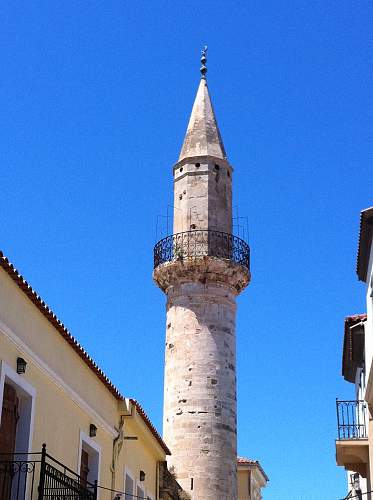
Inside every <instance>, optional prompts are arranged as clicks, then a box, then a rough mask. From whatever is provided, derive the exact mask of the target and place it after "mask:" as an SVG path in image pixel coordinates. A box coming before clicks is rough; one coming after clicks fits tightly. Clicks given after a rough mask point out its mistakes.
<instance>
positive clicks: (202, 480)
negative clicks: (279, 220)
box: [153, 80, 250, 500]
mask: <svg viewBox="0 0 373 500" xmlns="http://www.w3.org/2000/svg"><path fill="white" fill-rule="evenodd" d="M232 173H233V169H232V167H231V165H230V164H229V162H228V160H227V159H226V154H225V150H224V146H223V142H222V139H221V136H220V132H219V129H218V126H217V123H216V119H215V115H214V111H213V108H212V104H211V101H210V97H209V94H208V89H207V84H206V81H205V80H202V81H201V83H200V85H199V88H198V92H197V96H196V100H195V103H194V106H193V111H192V115H191V118H190V121H189V125H188V130H187V133H186V137H185V140H184V144H183V148H182V151H181V153H180V157H179V161H178V162H177V163H176V165H175V166H174V228H173V229H174V230H173V233H174V234H176V233H177V236H174V237H173V238H172V239H171V240H169V239H168V240H167V241H171V247H167V252H168V253H166V255H167V258H169V259H170V260H169V261H168V262H165V263H162V264H160V265H158V266H157V267H156V269H155V270H154V272H153V278H154V280H155V282H156V283H157V285H158V286H159V287H160V288H161V289H162V290H163V291H164V292H165V293H166V294H167V320H166V349H165V388H164V391H165V392H164V420H163V429H164V439H165V441H166V443H167V444H168V446H169V447H170V449H171V453H172V455H171V457H170V459H169V461H168V463H169V465H170V466H172V467H173V468H174V471H175V474H176V477H177V481H178V482H179V484H180V485H181V487H182V488H183V490H184V491H186V492H187V493H188V494H189V495H190V496H191V498H192V499H193V500H237V464H236V458H237V429H236V337H235V314H236V296H237V295H238V294H239V293H240V292H241V291H242V290H243V289H244V288H245V287H246V286H247V285H248V283H249V281H250V271H249V269H247V267H245V266H244V265H240V264H238V263H244V264H245V263H247V265H248V259H247V260H241V259H239V258H236V257H235V254H234V250H232V246H229V245H231V243H230V242H231V241H232V239H231V237H230V236H229V235H230V234H231V232H232ZM184 232H189V233H186V234H185V233H184ZM191 232H194V233H193V235H192V234H191ZM180 233H181V234H180ZM203 233H206V234H208V237H207V238H206V239H203V238H201V239H199V237H198V235H201V234H203ZM216 233H219V236H218V238H217V239H215V240H214V238H215V236H214V234H216ZM219 238H220V240H219ZM227 242H229V243H227ZM227 245H228V246H227ZM159 262H164V260H160V261H159Z"/></svg>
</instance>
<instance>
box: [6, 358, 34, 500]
mask: <svg viewBox="0 0 373 500" xmlns="http://www.w3.org/2000/svg"><path fill="white" fill-rule="evenodd" d="M35 395H36V390H35V388H34V387H33V386H32V385H31V384H30V383H29V382H27V380H25V378H24V376H21V375H19V374H18V373H17V372H16V371H15V370H13V369H12V368H11V367H10V366H9V365H7V364H6V363H4V362H1V363H0V450H1V451H2V452H3V453H4V452H6V453H17V452H18V453H19V452H23V453H24V452H27V451H31V443H32V430H33V422H34V402H35ZM17 457H18V458H19V459H22V457H23V455H17ZM11 460H12V459H11ZM25 478H26V476H25V474H23V473H22V471H18V472H17V471H15V472H14V476H13V480H12V482H11V483H9V482H8V481H6V478H5V477H4V475H3V476H2V477H1V476H0V491H1V495H2V496H1V498H13V497H14V495H15V494H16V492H15V491H14V488H15V487H17V488H19V491H23V488H26V495H25V498H29V492H28V485H27V484H26V485H25Z"/></svg>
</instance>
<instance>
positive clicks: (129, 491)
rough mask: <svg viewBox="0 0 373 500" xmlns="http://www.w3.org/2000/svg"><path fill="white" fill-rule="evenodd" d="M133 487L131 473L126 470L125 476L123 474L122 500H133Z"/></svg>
mask: <svg viewBox="0 0 373 500" xmlns="http://www.w3.org/2000/svg"><path fill="white" fill-rule="evenodd" d="M134 486H135V481H134V479H133V476H132V474H131V472H130V471H129V470H128V469H126V471H125V474H124V493H125V496H124V500H133V495H134V493H133V489H134Z"/></svg>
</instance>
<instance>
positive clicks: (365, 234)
mask: <svg viewBox="0 0 373 500" xmlns="http://www.w3.org/2000/svg"><path fill="white" fill-rule="evenodd" d="M372 237H373V207H370V208H366V209H365V210H362V211H361V213H360V231H359V245H358V251H357V261H356V273H357V275H358V277H359V280H360V281H366V279H367V271H368V263H369V255H370V247H371V244H372Z"/></svg>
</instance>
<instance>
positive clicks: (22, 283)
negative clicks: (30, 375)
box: [0, 251, 171, 455]
mask: <svg viewBox="0 0 373 500" xmlns="http://www.w3.org/2000/svg"><path fill="white" fill-rule="evenodd" d="M0 267H2V268H3V269H4V271H5V272H6V273H8V275H9V276H10V277H11V278H12V280H13V281H14V282H15V283H16V285H17V286H18V287H19V288H20V289H21V290H22V291H23V293H24V294H25V295H27V297H28V298H29V299H30V300H31V302H32V303H33V304H34V305H35V306H36V307H37V308H38V309H39V311H40V312H41V313H42V314H43V316H45V318H46V319H47V320H48V321H49V322H50V323H51V324H52V325H53V326H54V328H55V329H56V330H57V332H58V333H59V334H60V335H61V336H62V337H63V338H64V339H65V340H66V342H68V344H70V346H71V347H72V349H74V351H75V352H76V353H77V354H78V355H79V356H80V357H81V358H82V360H83V361H84V362H85V363H86V364H87V366H88V367H89V368H90V369H91V370H92V371H93V373H94V374H95V375H96V377H97V378H98V379H99V380H100V381H101V382H102V383H103V384H104V385H105V387H106V388H107V389H108V390H109V391H110V392H111V394H112V395H113V396H114V397H115V398H116V399H117V400H118V401H123V400H124V399H125V398H124V396H123V395H122V394H121V393H120V392H119V390H118V389H117V388H116V387H115V385H114V384H113V383H112V382H111V380H110V379H109V377H108V376H107V375H105V373H104V372H103V370H101V368H100V367H99V366H98V365H97V363H96V362H95V361H94V360H93V359H92V358H91V356H90V355H89V354H88V353H87V351H86V350H85V349H84V348H83V347H82V346H81V345H80V343H79V342H78V341H77V340H76V338H75V337H73V336H72V335H71V333H70V332H69V330H68V329H67V328H66V327H65V325H64V324H63V323H62V321H61V320H59V319H58V317H57V316H56V314H55V313H54V312H53V311H52V309H50V307H49V306H48V305H47V304H46V303H45V302H44V300H43V299H42V298H41V297H40V295H39V294H38V293H37V292H36V291H35V290H34V289H33V288H32V286H31V285H30V284H29V283H28V282H27V281H26V280H25V278H24V277H23V276H22V275H21V274H20V273H19V272H18V271H17V269H16V268H15V267H14V266H13V264H11V263H10V262H9V260H8V258H7V257H6V256H5V255H4V254H3V252H2V251H0ZM130 401H131V402H132V404H134V406H135V407H136V409H137V411H138V413H139V415H140V416H141V417H142V419H143V420H144V422H145V424H146V425H147V427H148V428H149V430H150V432H151V433H152V434H153V436H154V437H155V438H156V440H157V441H158V443H159V444H160V445H161V447H162V448H163V450H164V452H165V453H166V454H167V455H170V454H171V453H170V450H169V449H168V447H167V445H166V443H165V442H164V441H163V439H162V438H161V436H160V434H159V433H158V431H157V430H156V428H155V427H154V425H153V424H152V423H151V421H150V419H149V417H148V416H147V414H146V413H145V411H144V410H143V408H142V407H141V406H140V404H139V403H138V402H137V401H136V400H135V399H131V400H130Z"/></svg>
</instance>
